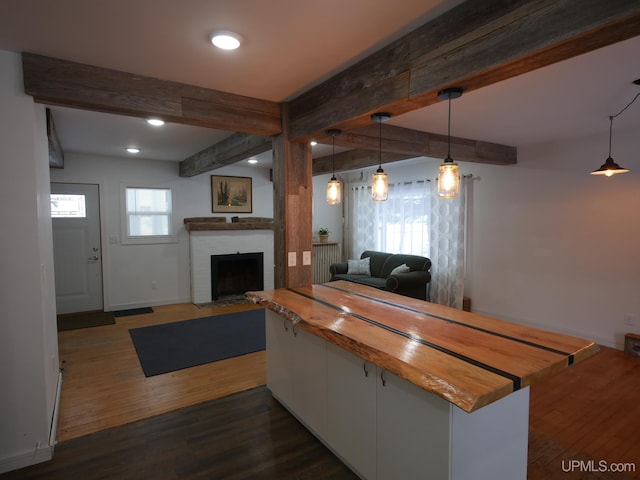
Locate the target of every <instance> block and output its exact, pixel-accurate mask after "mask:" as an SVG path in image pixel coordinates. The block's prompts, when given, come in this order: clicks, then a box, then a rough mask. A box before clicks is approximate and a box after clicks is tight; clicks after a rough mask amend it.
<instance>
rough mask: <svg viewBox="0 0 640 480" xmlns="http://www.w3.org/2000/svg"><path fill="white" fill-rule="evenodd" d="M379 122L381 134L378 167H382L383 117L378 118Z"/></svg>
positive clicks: (379, 137) (379, 136)
mask: <svg viewBox="0 0 640 480" xmlns="http://www.w3.org/2000/svg"><path fill="white" fill-rule="evenodd" d="M378 124H379V125H380V129H379V135H378V140H379V143H378V152H379V154H378V168H382V118H378Z"/></svg>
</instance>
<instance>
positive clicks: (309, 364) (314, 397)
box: [290, 326, 327, 438]
mask: <svg viewBox="0 0 640 480" xmlns="http://www.w3.org/2000/svg"><path fill="white" fill-rule="evenodd" d="M290 333H292V336H293V349H292V352H293V357H292V360H291V362H292V367H293V369H294V379H293V384H294V391H293V396H294V400H293V405H292V408H293V409H294V411H295V413H296V415H297V416H298V418H299V419H301V420H302V421H303V422H304V423H305V424H306V426H307V427H308V428H309V429H310V430H311V431H312V432H314V433H315V434H316V436H319V437H320V438H326V435H327V342H326V341H325V340H324V339H322V338H320V337H317V336H315V335H313V334H312V333H309V332H306V331H304V330H301V329H299V328H296V327H295V326H293V327H292V330H291V332H290Z"/></svg>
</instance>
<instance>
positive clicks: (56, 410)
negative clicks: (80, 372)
mask: <svg viewBox="0 0 640 480" xmlns="http://www.w3.org/2000/svg"><path fill="white" fill-rule="evenodd" d="M63 373H64V372H63V370H62V369H60V371H59V372H58V384H57V386H56V401H55V403H54V405H53V415H52V416H51V428H50V429H49V446H50V447H51V452H52V453H53V449H54V448H55V446H56V434H57V432H58V417H59V416H60V395H61V394H62V375H63Z"/></svg>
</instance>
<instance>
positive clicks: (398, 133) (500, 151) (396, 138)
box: [319, 125, 518, 165]
mask: <svg viewBox="0 0 640 480" xmlns="http://www.w3.org/2000/svg"><path fill="white" fill-rule="evenodd" d="M329 138H330V137H326V140H325V138H322V139H320V140H319V141H320V142H321V143H327V144H329V143H331V140H329ZM335 142H336V145H339V146H341V147H347V148H363V149H366V150H374V151H377V150H379V149H380V148H382V151H383V152H388V153H396V154H400V155H401V156H405V158H413V157H423V156H424V157H433V158H445V157H446V156H447V148H448V145H447V136H446V135H439V134H437V133H429V132H421V131H419V130H412V129H410V128H404V127H398V126H395V125H384V126H383V127H382V142H380V130H379V125H369V126H367V127H363V128H360V129H358V130H356V131H354V132H343V133H342V134H341V135H339V136H336V138H335ZM381 143H382V145H381V146H380V144H381ZM517 155H518V151H517V148H516V147H511V146H508V145H501V144H497V143H490V142H482V141H480V140H471V139H468V138H461V137H451V156H452V157H453V158H454V159H455V160H456V161H461V162H474V163H489V164H493V165H512V164H515V163H517Z"/></svg>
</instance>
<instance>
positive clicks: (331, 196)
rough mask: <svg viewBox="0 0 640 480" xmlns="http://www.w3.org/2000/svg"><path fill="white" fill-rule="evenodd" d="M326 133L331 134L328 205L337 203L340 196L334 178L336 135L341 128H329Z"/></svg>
mask: <svg viewBox="0 0 640 480" xmlns="http://www.w3.org/2000/svg"><path fill="white" fill-rule="evenodd" d="M325 133H326V134H327V135H331V137H332V144H333V152H332V153H331V170H332V172H333V174H332V175H331V180H329V183H327V203H328V204H329V205H338V204H339V203H340V199H341V197H342V194H341V187H340V182H339V181H338V179H337V178H336V163H335V162H336V136H338V135H340V134H341V133H342V130H340V129H338V128H331V129H329V130H327V131H326V132H325Z"/></svg>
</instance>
